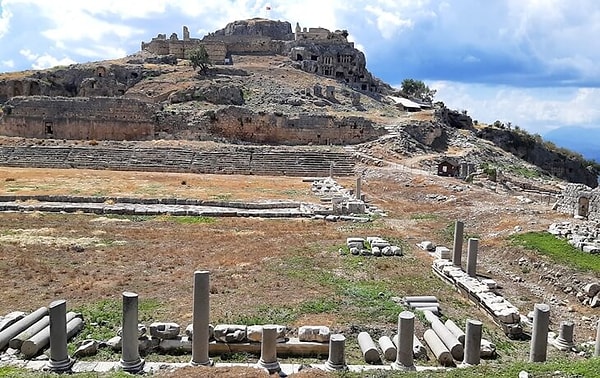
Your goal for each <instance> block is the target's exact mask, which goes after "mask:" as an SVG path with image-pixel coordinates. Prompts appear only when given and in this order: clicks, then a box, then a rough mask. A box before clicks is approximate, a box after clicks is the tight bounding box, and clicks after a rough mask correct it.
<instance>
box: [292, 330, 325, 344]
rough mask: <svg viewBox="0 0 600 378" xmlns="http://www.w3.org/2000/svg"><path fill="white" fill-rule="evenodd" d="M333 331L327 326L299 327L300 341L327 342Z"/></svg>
mask: <svg viewBox="0 0 600 378" xmlns="http://www.w3.org/2000/svg"><path fill="white" fill-rule="evenodd" d="M330 335H331V331H330V330H329V327H327V326H302V327H300V328H299V329H298V339H299V340H300V341H314V342H319V343H325V342H328V341H329V336H330Z"/></svg>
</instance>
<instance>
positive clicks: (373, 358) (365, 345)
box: [358, 332, 379, 364]
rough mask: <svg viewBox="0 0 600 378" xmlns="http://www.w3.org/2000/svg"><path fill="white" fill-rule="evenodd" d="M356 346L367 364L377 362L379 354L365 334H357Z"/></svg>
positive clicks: (368, 336) (369, 336)
mask: <svg viewBox="0 0 600 378" xmlns="http://www.w3.org/2000/svg"><path fill="white" fill-rule="evenodd" d="M358 346H359V347H360V351H361V352H362V355H363V358H364V359H365V362H366V363H368V364H375V363H377V362H379V352H378V351H377V346H375V342H374V341H373V339H372V338H371V335H369V334H368V333H367V332H361V333H359V334H358Z"/></svg>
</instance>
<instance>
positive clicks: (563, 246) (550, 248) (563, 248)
mask: <svg viewBox="0 0 600 378" xmlns="http://www.w3.org/2000/svg"><path fill="white" fill-rule="evenodd" d="M510 239H511V242H512V243H513V244H515V245H520V246H523V247H525V248H527V249H530V250H534V251H537V252H539V253H541V254H542V255H544V256H548V257H549V258H550V259H552V260H553V261H554V262H556V263H559V264H564V265H567V266H570V267H572V268H576V269H581V270H585V271H589V272H595V273H600V256H596V255H592V254H589V253H586V252H583V251H580V250H578V249H577V248H575V247H573V246H571V245H570V244H569V243H567V241H566V240H565V239H559V238H557V237H555V236H554V235H552V234H550V233H547V232H527V233H523V234H515V235H512V236H511V237H510Z"/></svg>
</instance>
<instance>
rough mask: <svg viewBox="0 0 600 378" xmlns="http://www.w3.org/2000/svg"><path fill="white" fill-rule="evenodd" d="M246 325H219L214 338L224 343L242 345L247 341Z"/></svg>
mask: <svg viewBox="0 0 600 378" xmlns="http://www.w3.org/2000/svg"><path fill="white" fill-rule="evenodd" d="M246 329H247V327H246V326H245V325H241V324H217V325H216V326H215V329H214V338H215V340H217V341H220V342H223V343H241V342H244V341H246Z"/></svg>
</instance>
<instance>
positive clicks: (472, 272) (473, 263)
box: [467, 238, 479, 277]
mask: <svg viewBox="0 0 600 378" xmlns="http://www.w3.org/2000/svg"><path fill="white" fill-rule="evenodd" d="M478 247H479V239H475V238H470V239H469V245H468V247H467V274H468V275H469V277H477V248H478Z"/></svg>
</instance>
